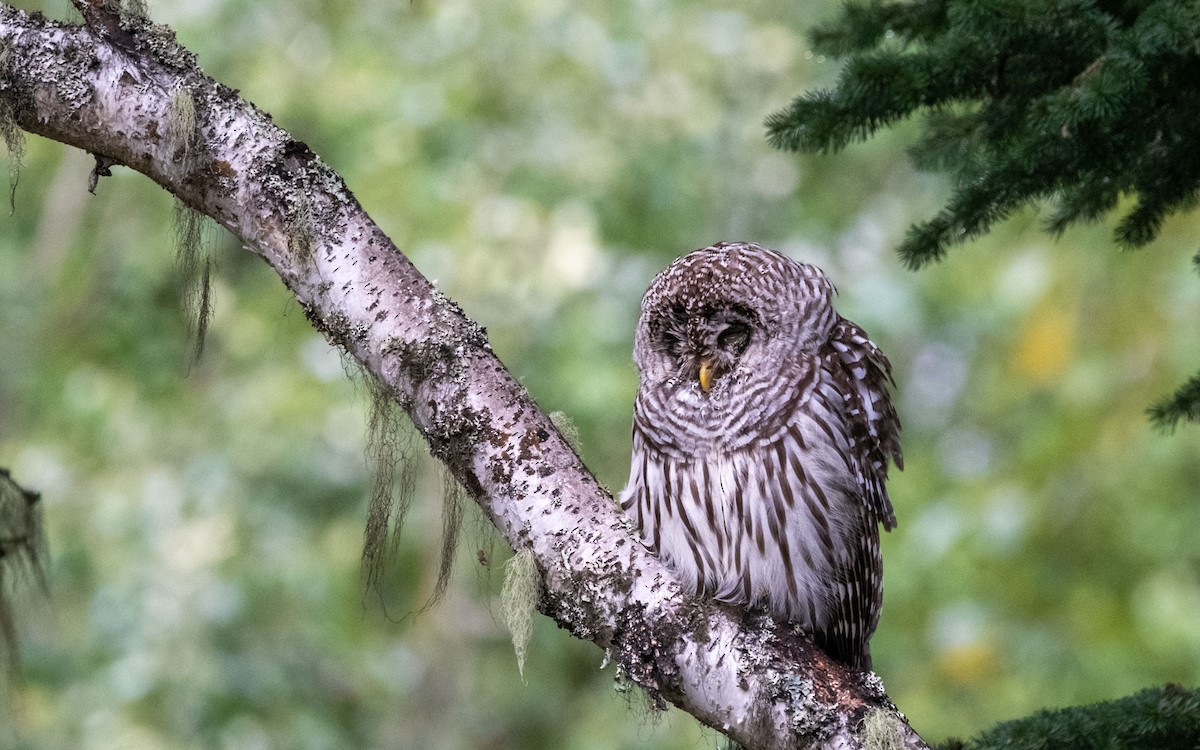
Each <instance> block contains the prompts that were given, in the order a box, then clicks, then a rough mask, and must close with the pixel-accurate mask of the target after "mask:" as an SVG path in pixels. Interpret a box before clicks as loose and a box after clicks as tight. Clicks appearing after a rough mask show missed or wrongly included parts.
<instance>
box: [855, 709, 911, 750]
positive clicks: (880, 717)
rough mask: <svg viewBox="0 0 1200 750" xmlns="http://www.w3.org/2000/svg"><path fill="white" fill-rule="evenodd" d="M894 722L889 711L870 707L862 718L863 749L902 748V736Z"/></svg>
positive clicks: (888, 749)
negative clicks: (869, 710)
mask: <svg viewBox="0 0 1200 750" xmlns="http://www.w3.org/2000/svg"><path fill="white" fill-rule="evenodd" d="M896 722H897V718H896V715H895V714H894V713H892V712H891V711H884V710H883V709H880V708H876V709H872V710H871V712H870V713H868V714H867V715H866V718H864V719H863V724H862V746H863V750H904V736H903V735H902V734H901V733H900V728H899V727H898V726H897V725H896Z"/></svg>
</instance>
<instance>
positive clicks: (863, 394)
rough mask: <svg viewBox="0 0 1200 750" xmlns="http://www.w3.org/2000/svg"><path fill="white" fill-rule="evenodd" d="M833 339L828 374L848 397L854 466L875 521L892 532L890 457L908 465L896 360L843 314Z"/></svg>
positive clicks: (851, 463) (901, 466)
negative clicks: (894, 393)
mask: <svg viewBox="0 0 1200 750" xmlns="http://www.w3.org/2000/svg"><path fill="white" fill-rule="evenodd" d="M829 344H830V346H831V347H832V349H833V353H834V357H833V358H832V359H833V361H832V362H830V365H832V366H831V367H829V370H830V374H831V375H832V376H833V378H834V379H835V381H836V383H837V386H838V390H839V391H841V393H842V398H843V399H844V400H845V404H844V408H845V412H844V414H845V419H846V427H847V429H848V430H849V436H850V465H851V468H852V469H853V470H854V473H855V479H856V480H857V481H858V485H859V487H861V488H862V493H863V500H864V501H865V502H866V505H867V507H868V508H870V509H871V511H872V513H873V515H874V517H875V520H876V521H877V522H879V523H882V524H883V528H885V529H887V530H888V531H891V530H892V529H894V528H895V527H896V514H895V513H894V512H893V511H892V502H891V500H890V499H889V498H888V493H887V486H886V485H885V482H886V481H887V476H888V459H889V458H890V459H891V460H892V461H894V462H895V464H896V467H897V468H900V469H903V468H904V457H903V455H902V454H901V452H900V418H899V417H898V416H897V415H896V409H895V407H894V406H892V400H891V397H890V396H889V394H888V385H889V384H891V383H892V382H893V381H892V365H891V363H890V362H888V359H887V357H886V356H884V354H883V352H882V351H880V350H879V347H878V346H875V343H874V342H873V341H871V339H869V338H867V333H866V331H864V330H863V329H861V328H859V327H858V326H857V325H855V324H854V323H852V322H850V321H849V320H846V319H845V318H842V317H839V318H838V319H837V321H836V322H835V323H834V326H833V331H832V333H831V334H830V337H829Z"/></svg>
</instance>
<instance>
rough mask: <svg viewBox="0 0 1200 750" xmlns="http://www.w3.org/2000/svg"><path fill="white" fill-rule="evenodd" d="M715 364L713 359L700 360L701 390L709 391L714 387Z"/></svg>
mask: <svg viewBox="0 0 1200 750" xmlns="http://www.w3.org/2000/svg"><path fill="white" fill-rule="evenodd" d="M712 376H713V364H712V360H711V359H702V360H700V390H702V391H704V392H705V393H708V390H709V389H710V388H712Z"/></svg>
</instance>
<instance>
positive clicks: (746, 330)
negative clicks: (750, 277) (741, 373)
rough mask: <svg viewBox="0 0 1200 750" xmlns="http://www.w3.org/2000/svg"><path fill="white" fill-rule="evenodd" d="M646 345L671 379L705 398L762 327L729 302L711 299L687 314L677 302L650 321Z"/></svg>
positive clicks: (747, 312)
mask: <svg viewBox="0 0 1200 750" xmlns="http://www.w3.org/2000/svg"><path fill="white" fill-rule="evenodd" d="M649 325H650V328H651V330H650V336H649V339H650V346H651V347H652V348H653V350H654V352H655V353H656V354H657V355H658V359H659V360H660V361H659V364H660V365H662V366H664V367H665V369H666V370H667V371H672V370H673V371H674V374H673V376H672V379H674V380H676V381H677V382H679V383H688V384H694V385H697V386H699V388H700V390H701V391H703V392H704V393H708V392H709V391H711V390H712V387H713V384H714V383H715V382H718V381H721V380H722V379H723V378H724V376H725V375H727V374H729V373H731V372H733V371H734V370H735V369H736V368H737V364H738V362H739V360H740V359H741V357H742V355H743V354H744V353H745V352H746V349H747V348H748V347H749V346H750V344H751V343H752V341H753V342H754V343H759V342H758V341H755V339H756V338H758V337H757V336H755V333H756V332H758V333H759V334H760V335H761V334H762V332H763V326H762V324H761V321H760V320H759V319H758V316H757V314H756V313H755V312H754V311H753V310H748V309H746V308H745V307H742V306H741V305H738V304H736V303H734V302H732V301H731V300H719V299H718V300H713V302H712V304H706V305H704V306H703V307H701V308H700V309H697V310H689V309H688V307H687V306H686V305H684V304H682V303H679V302H676V303H675V304H672V305H671V306H670V307H669V308H668V309H666V310H664V311H662V313H661V314H659V315H655V316H654V317H653V318H652V319H651V320H650V321H649Z"/></svg>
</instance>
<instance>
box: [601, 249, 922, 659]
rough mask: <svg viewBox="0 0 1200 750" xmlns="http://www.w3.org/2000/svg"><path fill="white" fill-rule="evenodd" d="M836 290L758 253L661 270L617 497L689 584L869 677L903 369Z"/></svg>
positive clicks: (650, 305) (800, 267)
mask: <svg viewBox="0 0 1200 750" xmlns="http://www.w3.org/2000/svg"><path fill="white" fill-rule="evenodd" d="M833 295H834V289H833V285H832V284H830V282H829V280H828V279H826V278H825V275H824V274H823V273H822V272H821V270H820V269H818V268H816V267H815V266H811V265H808V264H805V263H798V262H796V261H793V260H791V259H789V258H787V257H784V256H783V255H780V254H779V253H776V252H774V251H772V250H768V249H766V248H764V247H760V246H759V245H755V244H752V243H736V242H725V243H720V244H717V245H713V246H712V247H707V248H704V249H702V250H697V251H695V252H693V253H690V254H688V255H685V256H683V257H681V258H679V259H677V260H676V261H675V262H674V263H672V264H671V265H670V266H669V267H668V268H667V269H666V270H665V271H663V272H662V273H660V274H659V275H658V276H657V277H656V278H655V279H654V281H653V283H652V284H651V285H650V289H649V290H648V291H647V292H646V295H645V297H644V298H643V300H642V315H641V319H640V320H639V322H638V327H637V335H636V339H635V343H634V351H633V357H634V361H635V362H636V364H637V367H638V372H639V379H640V385H639V389H638V394H637V401H636V404H635V407H634V419H633V460H632V464H631V467H630V472H629V484H628V485H627V486H626V487H625V490H624V491H623V492H622V493H621V497H620V503H621V507H622V508H623V509H624V510H625V512H626V513H628V514H629V515H631V516H632V517H633V519H634V520H635V521H636V523H637V526H638V529H639V531H640V534H641V538H642V541H643V542H644V543H645V545H646V546H647V547H648V548H649V549H650V550H651V551H652V552H655V553H657V554H658V555H659V556H660V557H661V558H662V559H663V560H664V561H665V563H666V564H667V565H668V566H669V567H670V568H671V569H672V570H673V571H674V572H675V574H676V575H677V577H678V578H679V580H680V581H681V582H682V584H683V585H684V587H685V588H687V589H690V590H694V591H695V592H696V593H698V594H701V595H704V596H709V597H712V598H715V599H717V600H718V601H722V602H726V603H728V604H732V605H736V606H740V607H747V608H748V607H765V608H766V609H767V611H769V612H770V613H771V614H772V615H773V616H774V617H775V618H776V619H779V620H782V621H785V622H789V623H793V624H795V625H797V626H799V627H801V628H803V629H804V630H805V631H806V632H810V633H811V634H812V636H813V639H814V641H815V642H816V644H817V645H818V646H820V647H821V648H822V649H824V650H825V651H826V653H828V654H829V655H830V656H831V657H833V658H835V659H837V660H838V661H841V662H843V663H845V664H848V665H850V666H853V667H857V668H860V669H869V668H870V666H871V656H870V650H869V648H868V641H869V639H870V637H871V634H872V633H873V632H874V630H875V625H876V623H877V622H878V621H879V609H880V604H881V602H882V596H883V573H882V562H881V558H880V553H879V528H878V527H879V524H883V527H884V528H885V529H888V530H891V529H892V528H893V527H894V526H895V524H896V517H895V515H894V514H893V512H892V506H891V501H890V500H889V499H888V494H887V489H886V488H885V487H884V481H885V480H886V478H887V473H888V459H889V457H890V458H891V459H892V460H893V461H894V462H895V463H896V465H897V467H902V466H903V463H902V458H901V454H900V444H899V435H898V433H899V430H900V423H899V420H898V418H897V416H896V410H895V409H894V408H893V407H892V404H891V401H890V400H889V396H888V389H887V386H888V383H889V382H890V381H891V365H890V364H889V363H888V360H887V358H886V357H885V356H884V355H883V353H882V352H881V351H880V350H879V348H878V347H877V346H875V344H874V343H872V342H871V340H870V339H868V338H867V334H866V333H865V332H864V331H863V330H862V329H861V328H859V327H858V326H857V325H855V324H854V323H851V322H850V321H848V320H846V319H845V318H842V317H841V316H839V315H838V314H837V313H836V312H835V311H834V309H833Z"/></svg>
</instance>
